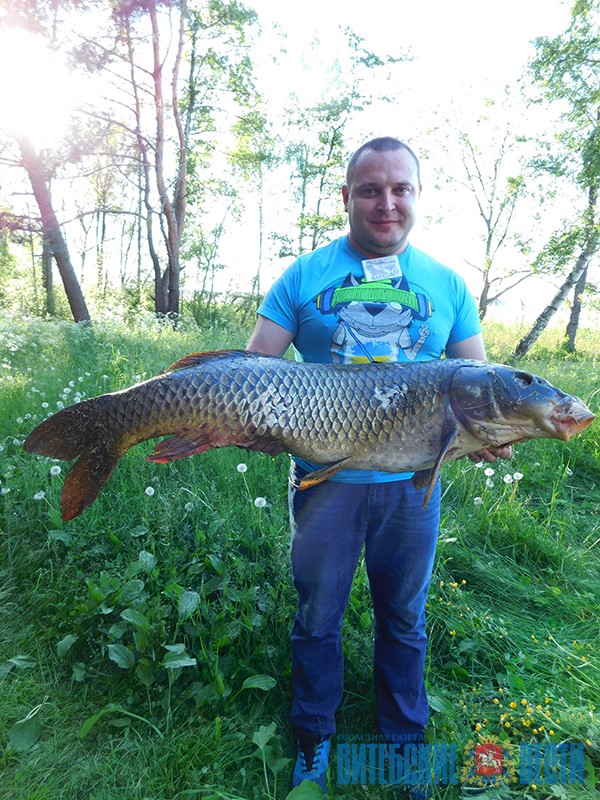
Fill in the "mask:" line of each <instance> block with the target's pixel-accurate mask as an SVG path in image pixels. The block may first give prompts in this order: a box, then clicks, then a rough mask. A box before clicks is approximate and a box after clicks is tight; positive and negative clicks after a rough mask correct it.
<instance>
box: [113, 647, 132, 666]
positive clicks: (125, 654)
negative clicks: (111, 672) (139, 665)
mask: <svg viewBox="0 0 600 800" xmlns="http://www.w3.org/2000/svg"><path fill="white" fill-rule="evenodd" d="M107 649H108V657H109V658H110V660H111V661H114V662H115V664H116V665H117V666H118V667H121V669H129V668H130V667H133V665H134V664H135V656H134V655H133V653H132V652H131V650H129V648H127V647H125V645H124V644H109V645H108V648H107Z"/></svg>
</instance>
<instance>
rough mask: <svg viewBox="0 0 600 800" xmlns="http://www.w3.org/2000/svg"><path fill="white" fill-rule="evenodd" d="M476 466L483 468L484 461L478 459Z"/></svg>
mask: <svg viewBox="0 0 600 800" xmlns="http://www.w3.org/2000/svg"><path fill="white" fill-rule="evenodd" d="M475 466H476V467H477V469H481V468H482V467H483V461H476V462H475Z"/></svg>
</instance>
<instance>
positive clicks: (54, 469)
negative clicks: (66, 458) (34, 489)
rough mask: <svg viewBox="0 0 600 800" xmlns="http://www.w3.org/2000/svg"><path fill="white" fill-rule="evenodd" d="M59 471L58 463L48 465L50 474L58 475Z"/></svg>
mask: <svg viewBox="0 0 600 800" xmlns="http://www.w3.org/2000/svg"><path fill="white" fill-rule="evenodd" d="M61 472H62V470H61V468H60V467H59V466H58V465H55V466H53V467H50V475H60V473H61Z"/></svg>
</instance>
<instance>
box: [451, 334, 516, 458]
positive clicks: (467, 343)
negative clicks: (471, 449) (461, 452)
mask: <svg viewBox="0 0 600 800" xmlns="http://www.w3.org/2000/svg"><path fill="white" fill-rule="evenodd" d="M446 356H447V357H448V358H474V359H476V360H477V361H486V360H487V356H486V353H485V344H484V343H483V336H482V335H481V334H480V333H477V334H475V336H469V338H468V339H463V340H462V342H455V343H454V344H451V345H448V347H447V348H446ZM511 456H512V447H509V446H505V447H487V448H485V449H483V450H478V451H477V452H476V453H470V454H469V458H470V459H471V461H475V463H478V462H479V461H488V462H489V463H490V464H493V463H494V461H496V460H497V459H498V458H510V457H511Z"/></svg>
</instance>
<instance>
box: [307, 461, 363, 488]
mask: <svg viewBox="0 0 600 800" xmlns="http://www.w3.org/2000/svg"><path fill="white" fill-rule="evenodd" d="M348 461H350V459H349V458H343V459H342V460H341V461H336V462H335V464H329V465H328V466H327V467H323V469H316V470H315V471H314V472H309V473H308V474H307V475H305V476H304V478H302V480H301V481H300V483H299V484H298V489H302V490H303V489H309V488H310V487H311V486H316V485H317V484H318V483H323V481H326V480H327V479H328V478H331V476H332V475H335V473H336V472H339V471H340V470H341V469H343V468H344V465H345V464H347V463H348Z"/></svg>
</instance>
